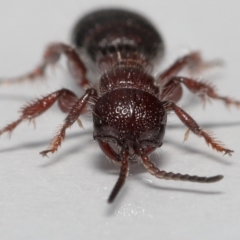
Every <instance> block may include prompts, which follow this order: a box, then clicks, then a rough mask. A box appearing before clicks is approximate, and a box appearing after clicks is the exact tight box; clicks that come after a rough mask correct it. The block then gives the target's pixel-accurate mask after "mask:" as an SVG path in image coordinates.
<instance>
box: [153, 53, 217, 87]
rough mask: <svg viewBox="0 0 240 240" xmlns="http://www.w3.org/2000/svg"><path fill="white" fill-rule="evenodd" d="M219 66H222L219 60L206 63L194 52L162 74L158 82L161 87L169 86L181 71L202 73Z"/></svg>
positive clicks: (178, 60)
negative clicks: (171, 80)
mask: <svg viewBox="0 0 240 240" xmlns="http://www.w3.org/2000/svg"><path fill="white" fill-rule="evenodd" d="M217 65H221V62H220V61H219V60H215V61H214V60H213V61H209V62H206V61H204V60H203V59H202V57H201V55H200V53H199V52H192V53H190V54H188V55H186V56H183V57H181V58H179V59H177V61H176V62H175V63H173V64H172V65H171V66H170V67H169V68H168V69H167V70H165V71H164V72H163V73H161V74H160V75H159V76H158V77H157V80H156V82H157V83H158V84H159V85H160V86H164V85H165V84H167V83H168V82H169V81H170V79H171V78H172V77H173V76H176V75H177V74H178V73H179V72H180V71H181V70H183V69H184V68H185V69H188V70H189V71H192V72H196V71H202V70H205V69H208V68H211V67H214V66H217Z"/></svg>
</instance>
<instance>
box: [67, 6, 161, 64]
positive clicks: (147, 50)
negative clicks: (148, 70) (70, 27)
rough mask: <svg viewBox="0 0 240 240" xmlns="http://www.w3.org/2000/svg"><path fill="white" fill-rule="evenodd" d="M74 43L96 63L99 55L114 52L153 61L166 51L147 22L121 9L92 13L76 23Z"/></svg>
mask: <svg viewBox="0 0 240 240" xmlns="http://www.w3.org/2000/svg"><path fill="white" fill-rule="evenodd" d="M72 40H73V43H74V45H76V46H77V47H78V48H84V49H85V50H86V51H87V54H88V55H89V56H90V57H91V59H92V60H93V61H96V59H97V55H98V54H101V55H103V56H105V55H108V54H111V53H114V52H127V53H130V52H137V53H139V54H141V55H142V56H144V57H145V58H148V59H147V60H152V59H153V58H155V57H156V56H157V55H159V54H160V55H162V54H163V50H164V48H163V40H162V38H161V36H160V35H159V33H158V32H157V31H156V29H155V28H154V27H153V25H152V24H151V23H150V22H149V21H148V20H147V19H145V18H143V17H142V16H140V15H138V14H136V13H133V12H130V11H126V10H120V9H106V10H99V11H95V12H91V13H89V14H88V15H86V16H85V17H83V18H82V19H80V20H79V21H78V22H77V24H76V26H75V28H74V31H73V36H72Z"/></svg>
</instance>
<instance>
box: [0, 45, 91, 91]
mask: <svg viewBox="0 0 240 240" xmlns="http://www.w3.org/2000/svg"><path fill="white" fill-rule="evenodd" d="M61 55H65V56H66V57H67V59H68V63H69V70H70V73H71V74H72V76H73V77H74V79H75V80H76V82H77V83H78V85H79V86H81V87H87V86H89V85H90V83H89V81H88V80H87V78H86V72H87V69H86V67H85V66H84V64H83V62H82V60H81V59H80V58H79V55H78V53H77V51H76V50H75V49H74V48H73V47H71V46H69V45H66V44H64V43H53V44H50V45H49V46H48V47H47V48H46V50H45V52H44V55H43V60H42V62H41V63H40V65H39V66H38V67H36V68H35V69H34V70H33V71H32V72H30V73H28V74H25V75H23V76H19V77H16V78H9V79H2V80H1V81H0V85H1V84H12V83H19V82H23V81H31V80H32V81H33V80H36V79H37V78H39V77H43V76H44V75H45V72H46V68H47V67H48V66H54V65H55V64H56V63H57V62H58V61H59V59H60V56H61Z"/></svg>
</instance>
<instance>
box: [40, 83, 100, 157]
mask: <svg viewBox="0 0 240 240" xmlns="http://www.w3.org/2000/svg"><path fill="white" fill-rule="evenodd" d="M96 98H97V91H96V90H95V89H94V88H89V89H87V90H86V92H85V94H84V95H83V96H82V97H81V98H80V99H79V100H77V101H76V102H75V104H74V105H73V107H72V108H71V110H70V111H69V113H68V116H67V117H66V119H65V121H64V124H63V125H62V126H61V127H60V129H59V131H58V132H57V134H56V136H55V137H54V138H53V140H52V141H51V143H50V145H49V147H48V149H47V150H45V151H42V152H40V154H42V156H43V157H44V156H47V153H49V152H51V153H54V152H56V151H57V150H58V147H60V146H61V144H62V141H63V140H64V138H65V132H66V129H67V128H69V127H70V126H71V125H72V124H73V123H74V122H75V121H77V120H78V118H79V115H80V114H81V113H83V111H84V109H85V106H86V104H87V103H89V101H90V100H93V101H96Z"/></svg>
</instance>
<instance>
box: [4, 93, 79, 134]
mask: <svg viewBox="0 0 240 240" xmlns="http://www.w3.org/2000/svg"><path fill="white" fill-rule="evenodd" d="M57 100H58V104H59V107H60V109H61V110H62V111H63V112H67V111H68V110H69V108H70V106H71V105H73V103H74V102H75V101H76V100H77V97H76V95H75V94H74V93H73V92H71V91H70V90H67V89H61V90H58V91H56V92H53V93H50V94H48V95H47V96H45V97H42V98H40V99H36V100H34V101H32V102H30V103H28V104H27V105H26V106H24V107H23V108H21V110H20V113H21V115H20V117H19V119H18V120H16V121H14V122H12V123H11V124H9V125H7V126H6V127H4V128H2V129H1V130H0V135H2V134H3V133H5V132H7V133H9V134H11V133H12V131H13V130H14V129H15V128H16V127H17V126H18V125H19V124H20V123H21V122H23V121H30V122H31V121H34V119H35V118H36V117H38V116H39V115H41V114H42V113H44V112H45V111H47V110H48V109H49V108H50V107H51V106H52V105H53V104H54V103H55V102H56V101H57Z"/></svg>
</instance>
